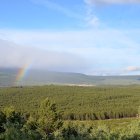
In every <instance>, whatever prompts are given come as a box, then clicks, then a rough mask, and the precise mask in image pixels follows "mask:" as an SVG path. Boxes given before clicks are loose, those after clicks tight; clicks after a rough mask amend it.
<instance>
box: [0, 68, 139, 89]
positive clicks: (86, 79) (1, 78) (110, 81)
mask: <svg viewBox="0 0 140 140" xmlns="http://www.w3.org/2000/svg"><path fill="white" fill-rule="evenodd" d="M19 71H20V69H16V68H13V69H12V68H1V69H0V86H1V87H3V86H25V85H27V86H28V85H48V84H58V85H79V86H82V85H83V86H98V85H132V84H140V76H139V75H135V76H91V75H85V74H81V73H64V72H52V71H45V70H28V71H27V72H26V74H25V75H22V77H19V79H17V76H18V74H19ZM23 74H24V73H23Z"/></svg>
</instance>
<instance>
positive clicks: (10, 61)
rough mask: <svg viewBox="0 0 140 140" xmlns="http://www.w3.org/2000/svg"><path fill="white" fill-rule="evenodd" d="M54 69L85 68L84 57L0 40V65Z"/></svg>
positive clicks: (68, 70) (72, 69)
mask: <svg viewBox="0 0 140 140" xmlns="http://www.w3.org/2000/svg"><path fill="white" fill-rule="evenodd" d="M25 64H28V65H30V66H31V67H32V68H42V69H48V70H55V71H67V72H71V71H75V72H78V71H79V70H80V69H84V68H85V63H84V59H83V58H82V57H80V56H77V55H74V54H72V53H63V52H57V51H47V50H41V49H39V48H35V47H34V48H33V47H22V46H19V45H17V44H14V43H12V42H9V41H6V40H5V41H4V40H0V67H22V66H24V65H25Z"/></svg>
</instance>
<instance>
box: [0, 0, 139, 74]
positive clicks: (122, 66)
mask: <svg viewBox="0 0 140 140" xmlns="http://www.w3.org/2000/svg"><path fill="white" fill-rule="evenodd" d="M139 13H140V0H69V1H66V0H20V1H19V0H1V1H0V67H23V66H24V65H28V67H30V68H36V69H46V70H50V71H60V72H76V73H84V74H90V75H135V74H140V63H139V60H140V39H139V36H140V16H139Z"/></svg>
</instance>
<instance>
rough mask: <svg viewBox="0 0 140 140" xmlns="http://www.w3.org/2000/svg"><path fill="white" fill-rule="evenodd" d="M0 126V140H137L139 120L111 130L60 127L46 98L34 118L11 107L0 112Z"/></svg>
mask: <svg viewBox="0 0 140 140" xmlns="http://www.w3.org/2000/svg"><path fill="white" fill-rule="evenodd" d="M105 116H106V117H108V114H107V113H105ZM85 117H89V115H86V114H85ZM0 127H1V128H2V131H0V140H140V122H139V119H138V120H136V121H133V122H132V123H130V124H129V125H126V127H123V129H120V130H117V129H116V130H115V131H113V130H111V129H110V128H109V127H107V126H106V125H103V124H100V125H96V126H95V125H92V124H91V123H90V124H84V123H79V122H78V123H74V122H72V121H71V122H68V123H64V125H63V121H62V120H61V113H60V112H59V111H58V110H57V108H56V104H54V103H51V102H50V101H49V100H48V99H45V100H43V101H42V102H41V104H40V106H39V108H38V110H37V111H36V116H32V115H29V114H28V115H23V114H22V113H21V112H17V111H15V110H14V108H13V107H9V108H6V109H4V110H3V111H1V113H0Z"/></svg>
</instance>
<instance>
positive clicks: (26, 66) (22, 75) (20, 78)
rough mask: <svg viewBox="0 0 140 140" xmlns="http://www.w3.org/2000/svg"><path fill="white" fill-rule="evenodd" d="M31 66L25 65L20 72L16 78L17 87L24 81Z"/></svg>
mask: <svg viewBox="0 0 140 140" xmlns="http://www.w3.org/2000/svg"><path fill="white" fill-rule="evenodd" d="M29 66H30V65H29V64H25V65H23V66H22V67H21V68H20V69H19V70H18V72H17V75H16V78H15V84H16V85H18V83H20V82H21V81H22V79H23V78H24V77H25V76H26V74H27V71H28V69H29Z"/></svg>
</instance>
